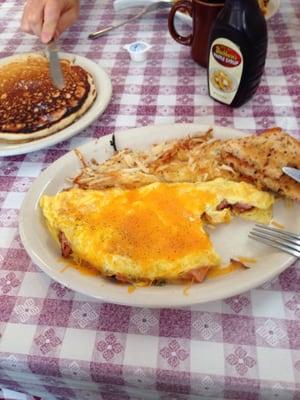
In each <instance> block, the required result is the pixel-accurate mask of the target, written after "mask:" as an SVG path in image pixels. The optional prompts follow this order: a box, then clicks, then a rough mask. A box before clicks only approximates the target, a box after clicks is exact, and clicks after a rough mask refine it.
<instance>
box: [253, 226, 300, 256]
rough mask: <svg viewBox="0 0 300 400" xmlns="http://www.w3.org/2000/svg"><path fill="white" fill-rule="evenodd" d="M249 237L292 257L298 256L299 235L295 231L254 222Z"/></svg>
mask: <svg viewBox="0 0 300 400" xmlns="http://www.w3.org/2000/svg"><path fill="white" fill-rule="evenodd" d="M249 237H250V238H252V239H254V240H257V241H258V242H261V243H264V244H267V245H269V246H272V247H275V248H276V249H279V250H282V251H284V252H285V253H288V254H291V255H292V256H294V257H297V258H299V257H300V235H297V234H296V233H292V232H287V231H284V230H282V229H276V228H272V227H270V226H268V225H262V224H255V226H254V228H253V229H252V231H251V232H250V233H249Z"/></svg>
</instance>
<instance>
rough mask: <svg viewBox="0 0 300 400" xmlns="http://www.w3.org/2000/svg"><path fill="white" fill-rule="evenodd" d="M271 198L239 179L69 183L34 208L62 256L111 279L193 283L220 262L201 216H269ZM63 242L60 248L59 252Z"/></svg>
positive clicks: (264, 219) (262, 218) (263, 219)
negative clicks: (93, 185)
mask: <svg viewBox="0 0 300 400" xmlns="http://www.w3.org/2000/svg"><path fill="white" fill-rule="evenodd" d="M273 202H274V198H273V196H272V195H270V194H268V193H265V192H262V191H259V190H257V189H256V188H255V187H254V186H252V185H250V184H247V183H237V182H230V181H226V180H224V179H221V178H218V179H216V180H214V181H210V182H204V183H174V184H167V183H153V184H150V185H147V186H143V187H141V188H138V189H133V190H122V189H107V190H102V191H100V190H99V191H97V190H82V189H77V188H73V189H70V190H67V191H63V192H61V193H58V194H57V195H55V196H43V197H42V198H41V199H40V207H41V209H42V211H43V214H44V216H45V219H46V223H47V226H48V228H49V230H50V232H51V234H52V236H53V237H54V238H55V239H56V240H57V241H60V243H61V246H62V252H63V254H64V255H65V256H70V257H72V258H73V259H74V260H75V261H76V262H77V263H84V264H87V265H90V266H92V267H94V268H96V269H97V270H99V271H100V272H101V273H102V274H103V275H106V276H114V277H117V279H119V280H123V281H127V282H133V281H145V280H146V281H150V282H152V281H156V280H161V279H163V280H177V279H192V278H193V279H194V280H196V281H201V280H202V279H203V278H204V276H205V275H206V273H207V271H208V269H209V268H210V267H213V266H218V265H219V264H220V258H219V256H218V255H217V254H216V253H215V251H214V249H213V246H212V243H211V241H210V240H209V237H208V235H207V234H206V232H205V230H204V228H203V222H202V219H204V220H205V221H207V220H208V221H209V222H210V223H213V224H215V223H222V222H229V221H230V218H231V215H232V214H241V215H243V216H245V217H247V218H251V219H255V220H258V221H261V222H268V221H269V220H270V219H271V213H272V211H271V210H272V204H273ZM66 246H67V251H65V250H66Z"/></svg>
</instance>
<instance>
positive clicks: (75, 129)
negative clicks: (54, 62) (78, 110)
mask: <svg viewBox="0 0 300 400" xmlns="http://www.w3.org/2000/svg"><path fill="white" fill-rule="evenodd" d="M59 55H60V58H65V59H68V60H72V61H73V62H74V63H75V64H77V65H80V66H81V67H82V68H84V69H85V70H87V71H88V72H89V73H90V74H91V75H92V76H93V79H94V82H95V85H96V90H97V97H96V100H95V101H94V103H93V104H92V106H91V107H90V108H89V110H88V111H87V112H86V113H85V114H83V115H82V116H81V117H80V118H79V119H78V120H76V121H75V122H73V123H72V124H71V125H69V126H67V127H66V128H64V129H62V130H61V131H58V132H57V133H54V134H52V135H50V136H45V137H43V138H40V139H36V140H32V141H29V142H25V143H15V142H8V141H3V140H0V156H13V155H17V154H26V153H30V152H32V151H36V150H41V149H44V148H45V147H49V146H53V145H54V144H56V143H59V142H62V141H63V140H66V139H69V138H70V137H72V136H74V135H76V134H77V133H79V132H81V131H83V130H84V129H85V128H87V127H88V126H89V125H90V124H92V123H93V122H94V121H95V120H96V119H97V118H99V116H100V115H101V114H102V113H103V112H104V111H105V109H106V107H107V106H108V103H109V101H110V99H111V95H112V84H111V80H110V78H109V76H108V75H107V73H106V72H105V71H104V70H103V69H102V68H101V67H100V66H99V65H98V64H96V63H95V62H93V61H91V60H89V59H87V58H85V57H82V56H78V55H75V54H70V53H59ZM16 57H18V56H17V55H16V56H11V57H6V58H3V59H1V60H0V66H1V65H2V64H6V63H8V62H10V61H13V60H14V58H16Z"/></svg>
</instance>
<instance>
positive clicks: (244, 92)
mask: <svg viewBox="0 0 300 400" xmlns="http://www.w3.org/2000/svg"><path fill="white" fill-rule="evenodd" d="M267 43H268V34H267V26H266V20H265V17H264V16H263V14H262V12H261V10H260V8H259V5H258V1H257V0H226V2H225V5H224V8H223V9H222V11H221V12H220V14H219V15H218V17H217V19H216V21H215V24H214V26H213V28H212V31H211V35H210V44H209V66H208V89H209V95H210V96H211V97H212V98H213V99H215V100H217V101H219V102H220V103H223V104H227V105H230V106H231V107H240V106H241V105H243V104H244V103H246V102H247V101H248V100H249V99H250V98H251V97H252V96H253V95H254V93H255V91H256V89H257V87H258V85H259V83H260V80H261V76H262V74H263V71H264V66H265V60H266V55H267Z"/></svg>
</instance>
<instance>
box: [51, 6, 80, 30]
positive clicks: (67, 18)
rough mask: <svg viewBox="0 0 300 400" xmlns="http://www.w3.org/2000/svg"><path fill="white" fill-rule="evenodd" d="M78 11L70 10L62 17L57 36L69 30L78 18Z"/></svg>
mask: <svg viewBox="0 0 300 400" xmlns="http://www.w3.org/2000/svg"><path fill="white" fill-rule="evenodd" d="M78 14H79V13H78V11H77V10H76V9H73V8H72V9H70V10H68V11H66V12H65V13H64V14H63V15H62V16H61V17H60V20H59V22H58V25H57V30H56V32H57V35H58V36H59V35H61V34H62V33H63V32H64V31H65V30H66V29H67V28H69V27H70V26H71V25H72V24H73V23H74V22H75V21H76V20H77V18H78Z"/></svg>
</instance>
